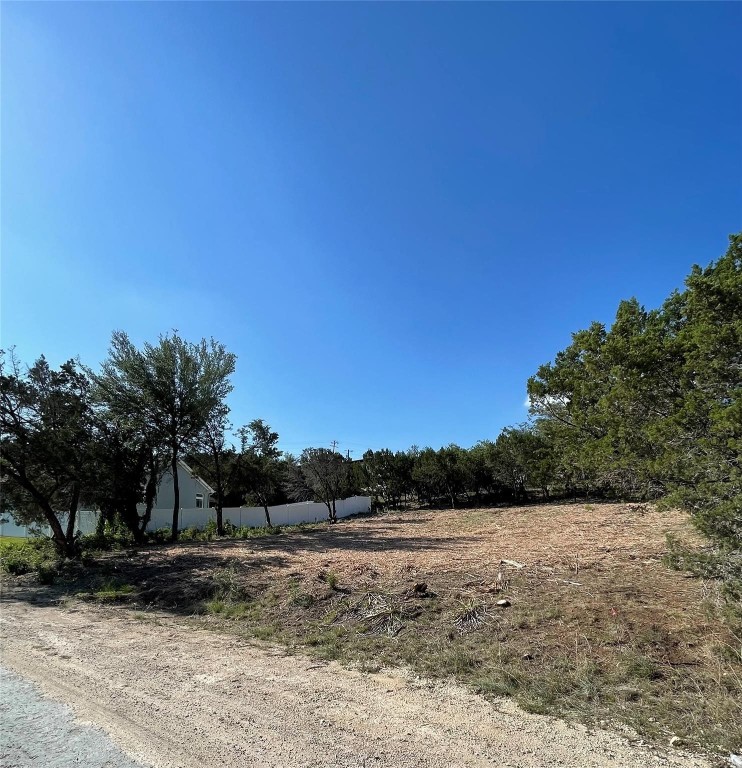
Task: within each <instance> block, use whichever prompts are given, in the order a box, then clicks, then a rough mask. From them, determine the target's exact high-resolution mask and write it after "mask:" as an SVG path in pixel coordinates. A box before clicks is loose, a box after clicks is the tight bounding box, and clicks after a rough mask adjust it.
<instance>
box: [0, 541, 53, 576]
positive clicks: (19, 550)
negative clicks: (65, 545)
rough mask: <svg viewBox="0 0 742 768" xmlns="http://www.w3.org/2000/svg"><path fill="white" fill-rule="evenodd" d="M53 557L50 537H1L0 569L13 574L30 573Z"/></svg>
mask: <svg viewBox="0 0 742 768" xmlns="http://www.w3.org/2000/svg"><path fill="white" fill-rule="evenodd" d="M53 557H54V546H53V544H52V543H51V541H49V539H41V538H39V539H5V540H3V539H0V569H2V570H3V571H5V572H6V573H10V574H11V575H13V576H20V575H21V574H24V573H30V572H31V571H33V570H35V569H36V568H37V566H38V565H39V563H41V562H42V561H44V560H48V559H51V558H53Z"/></svg>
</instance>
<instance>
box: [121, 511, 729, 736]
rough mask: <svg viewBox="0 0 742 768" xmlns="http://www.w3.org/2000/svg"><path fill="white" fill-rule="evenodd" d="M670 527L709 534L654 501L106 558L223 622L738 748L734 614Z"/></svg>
mask: <svg viewBox="0 0 742 768" xmlns="http://www.w3.org/2000/svg"><path fill="white" fill-rule="evenodd" d="M667 533H671V534H673V535H674V536H676V537H679V538H682V539H685V540H686V541H688V542H690V543H691V544H693V543H694V542H695V543H696V544H699V543H700V542H699V541H698V540H697V539H695V538H694V534H693V533H692V532H691V531H690V529H689V527H688V524H687V520H686V518H685V516H683V515H681V514H680V513H678V512H674V511H657V510H655V509H654V508H652V507H649V506H643V505H632V504H600V505H569V504H567V505H540V506H533V507H519V508H504V509H477V510H461V511H430V510H419V511H414V512H409V513H391V514H385V515H380V516H376V517H371V518H364V519H357V520H352V521H346V522H343V523H340V524H338V525H337V526H329V525H328V526H324V527H320V528H319V529H317V530H313V531H306V532H295V533H291V534H290V535H285V536H281V535H279V536H275V537H267V538H263V539H259V540H251V541H245V542H214V543H208V544H190V545H181V546H177V547H164V548H157V549H154V548H153V549H149V550H146V551H145V552H144V553H142V554H139V555H137V556H134V557H129V558H128V559H124V558H122V557H121V556H111V558H110V559H109V560H108V566H109V567H111V566H112V565H114V564H115V568H116V572H117V574H120V577H121V578H123V579H126V582H127V583H133V584H139V586H140V589H139V598H138V599H139V601H140V602H156V603H157V604H159V605H161V606H165V607H170V608H171V609H172V610H176V611H182V612H184V613H192V612H193V611H194V610H200V611H201V613H202V618H201V619H199V621H200V622H201V623H204V622H205V623H206V624H207V625H210V626H213V627H214V628H216V629H228V630H229V631H236V632H241V633H245V634H248V635H252V636H257V637H260V638H264V639H271V640H275V641H280V642H283V643H285V644H287V645H289V646H294V647H302V648H304V649H305V650H308V651H310V652H312V653H315V654H317V655H319V656H322V657H324V658H339V659H343V660H347V661H352V662H355V663H358V664H359V665H360V666H361V667H362V668H365V669H377V668H379V667H381V666H384V665H399V664H405V665H409V666H411V667H412V668H413V669H415V670H417V671H419V672H420V673H421V674H425V675H429V676H434V677H435V676H448V675H452V676H454V677H456V678H457V679H459V680H461V681H462V682H464V683H467V684H469V685H470V686H472V687H473V688H475V689H476V690H479V691H480V692H482V693H484V694H485V695H511V696H514V697H515V698H516V699H517V700H518V701H519V702H520V703H521V705H522V706H524V707H525V708H527V709H529V710H532V711H538V712H547V713H554V714H558V715H560V716H564V717H575V718H578V719H580V720H583V721H589V722H599V721H612V722H616V723H622V724H628V725H630V726H632V727H633V728H635V729H636V730H637V731H639V732H640V733H641V734H642V735H643V736H645V737H648V738H653V739H658V740H662V741H666V740H667V739H669V738H670V737H671V736H675V735H676V736H679V737H680V738H681V739H682V740H683V742H684V744H685V745H686V746H691V747H692V746H696V747H698V748H703V749H707V750H712V751H716V750H722V749H727V750H730V749H739V747H740V745H742V637H741V635H740V631H739V623H738V621H737V619H735V617H734V616H733V615H731V613H730V612H729V611H728V610H727V611H726V612H725V609H724V606H723V603H722V601H721V598H720V596H719V590H718V588H717V585H716V584H714V583H712V582H706V581H702V580H699V579H696V578H688V576H687V575H686V574H684V573H679V572H676V571H672V570H670V569H668V568H667V567H666V566H665V565H664V564H663V562H662V558H663V555H664V554H665V553H666V549H667V546H666V539H665V535H666V534H667ZM503 561H508V562H503ZM519 566H522V567H519ZM219 574H222V575H221V576H220V575H219ZM329 575H331V578H330V577H329ZM227 587H228V589H227ZM219 590H221V591H219ZM503 599H507V600H508V602H509V603H510V605H509V606H504V607H503V606H498V604H497V603H498V601H500V600H503Z"/></svg>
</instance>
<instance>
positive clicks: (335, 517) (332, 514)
mask: <svg viewBox="0 0 742 768" xmlns="http://www.w3.org/2000/svg"><path fill="white" fill-rule="evenodd" d="M337 521H338V515H337V510H336V509H335V499H333V500H332V512H330V522H331V523H337Z"/></svg>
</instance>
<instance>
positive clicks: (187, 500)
mask: <svg viewBox="0 0 742 768" xmlns="http://www.w3.org/2000/svg"><path fill="white" fill-rule="evenodd" d="M178 487H179V490H180V506H181V507H182V508H184V509H195V508H196V494H198V493H200V494H202V495H203V497H204V507H208V506H209V492H208V491H207V490H206V488H204V486H203V484H202V483H201V481H200V480H198V479H197V478H196V477H194V476H193V475H191V473H190V472H188V470H187V469H184V468H183V467H182V466H180V465H179V466H178ZM174 500H175V489H174V488H173V475H172V473H171V472H170V471H169V470H168V471H167V472H166V473H165V474H164V475H163V476H162V480H160V484H159V486H158V487H157V498H156V499H155V508H156V509H167V508H168V507H170V514H171V515H172V509H173V501H174ZM143 511H144V505H141V510H140V514H141V512H143Z"/></svg>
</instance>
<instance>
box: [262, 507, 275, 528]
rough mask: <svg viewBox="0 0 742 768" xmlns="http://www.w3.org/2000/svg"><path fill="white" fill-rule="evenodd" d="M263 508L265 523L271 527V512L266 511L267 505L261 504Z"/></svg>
mask: <svg viewBox="0 0 742 768" xmlns="http://www.w3.org/2000/svg"><path fill="white" fill-rule="evenodd" d="M263 509H264V510H265V524H266V525H267V526H268V527H269V528H272V527H273V523H271V513H270V512H269V511H268V505H267V504H263Z"/></svg>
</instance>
